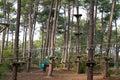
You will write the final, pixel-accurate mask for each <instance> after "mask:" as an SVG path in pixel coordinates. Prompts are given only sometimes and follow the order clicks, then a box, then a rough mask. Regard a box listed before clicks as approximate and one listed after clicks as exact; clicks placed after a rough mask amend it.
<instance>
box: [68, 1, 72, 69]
mask: <svg viewBox="0 0 120 80" xmlns="http://www.w3.org/2000/svg"><path fill="white" fill-rule="evenodd" d="M70 15H71V9H70V0H68V30H67V54H68V59H67V64H68V65H67V70H68V71H69V70H70V52H69V48H70V46H69V40H70V39H69V37H70Z"/></svg>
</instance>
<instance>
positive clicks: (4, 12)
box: [0, 0, 6, 64]
mask: <svg viewBox="0 0 120 80" xmlns="http://www.w3.org/2000/svg"><path fill="white" fill-rule="evenodd" d="M3 2H4V5H3V7H4V10H3V14H4V23H6V0H4V1H3ZM3 26H4V27H6V25H3ZM5 36H6V28H5V30H3V32H2V45H1V51H0V64H2V56H3V50H4V47H5Z"/></svg>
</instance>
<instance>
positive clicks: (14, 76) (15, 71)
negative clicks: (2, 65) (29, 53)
mask: <svg viewBox="0 0 120 80" xmlns="http://www.w3.org/2000/svg"><path fill="white" fill-rule="evenodd" d="M17 8H18V9H17V21H16V28H15V43H14V62H18V53H19V51H18V49H19V27H20V13H21V0H17ZM17 70H18V65H14V66H13V80H17Z"/></svg>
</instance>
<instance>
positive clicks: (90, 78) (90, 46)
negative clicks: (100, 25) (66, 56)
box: [87, 0, 94, 80]
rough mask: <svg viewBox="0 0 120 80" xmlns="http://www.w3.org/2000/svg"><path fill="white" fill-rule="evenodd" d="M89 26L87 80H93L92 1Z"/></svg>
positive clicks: (92, 2) (92, 0) (92, 3)
mask: <svg viewBox="0 0 120 80" xmlns="http://www.w3.org/2000/svg"><path fill="white" fill-rule="evenodd" d="M89 17H90V25H89V36H88V67H87V80H93V67H94V60H93V54H94V0H90V12H89Z"/></svg>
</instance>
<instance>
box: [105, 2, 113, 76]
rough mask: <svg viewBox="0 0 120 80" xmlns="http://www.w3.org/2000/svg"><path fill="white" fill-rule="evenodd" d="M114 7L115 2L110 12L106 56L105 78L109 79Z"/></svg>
mask: <svg viewBox="0 0 120 80" xmlns="http://www.w3.org/2000/svg"><path fill="white" fill-rule="evenodd" d="M114 5H115V0H112V7H111V12H110V20H109V25H108V34H107V43H108V44H107V47H106V54H105V70H104V77H109V75H108V68H109V64H108V59H107V58H108V56H109V48H110V43H111V32H112V20H113V12H114Z"/></svg>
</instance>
